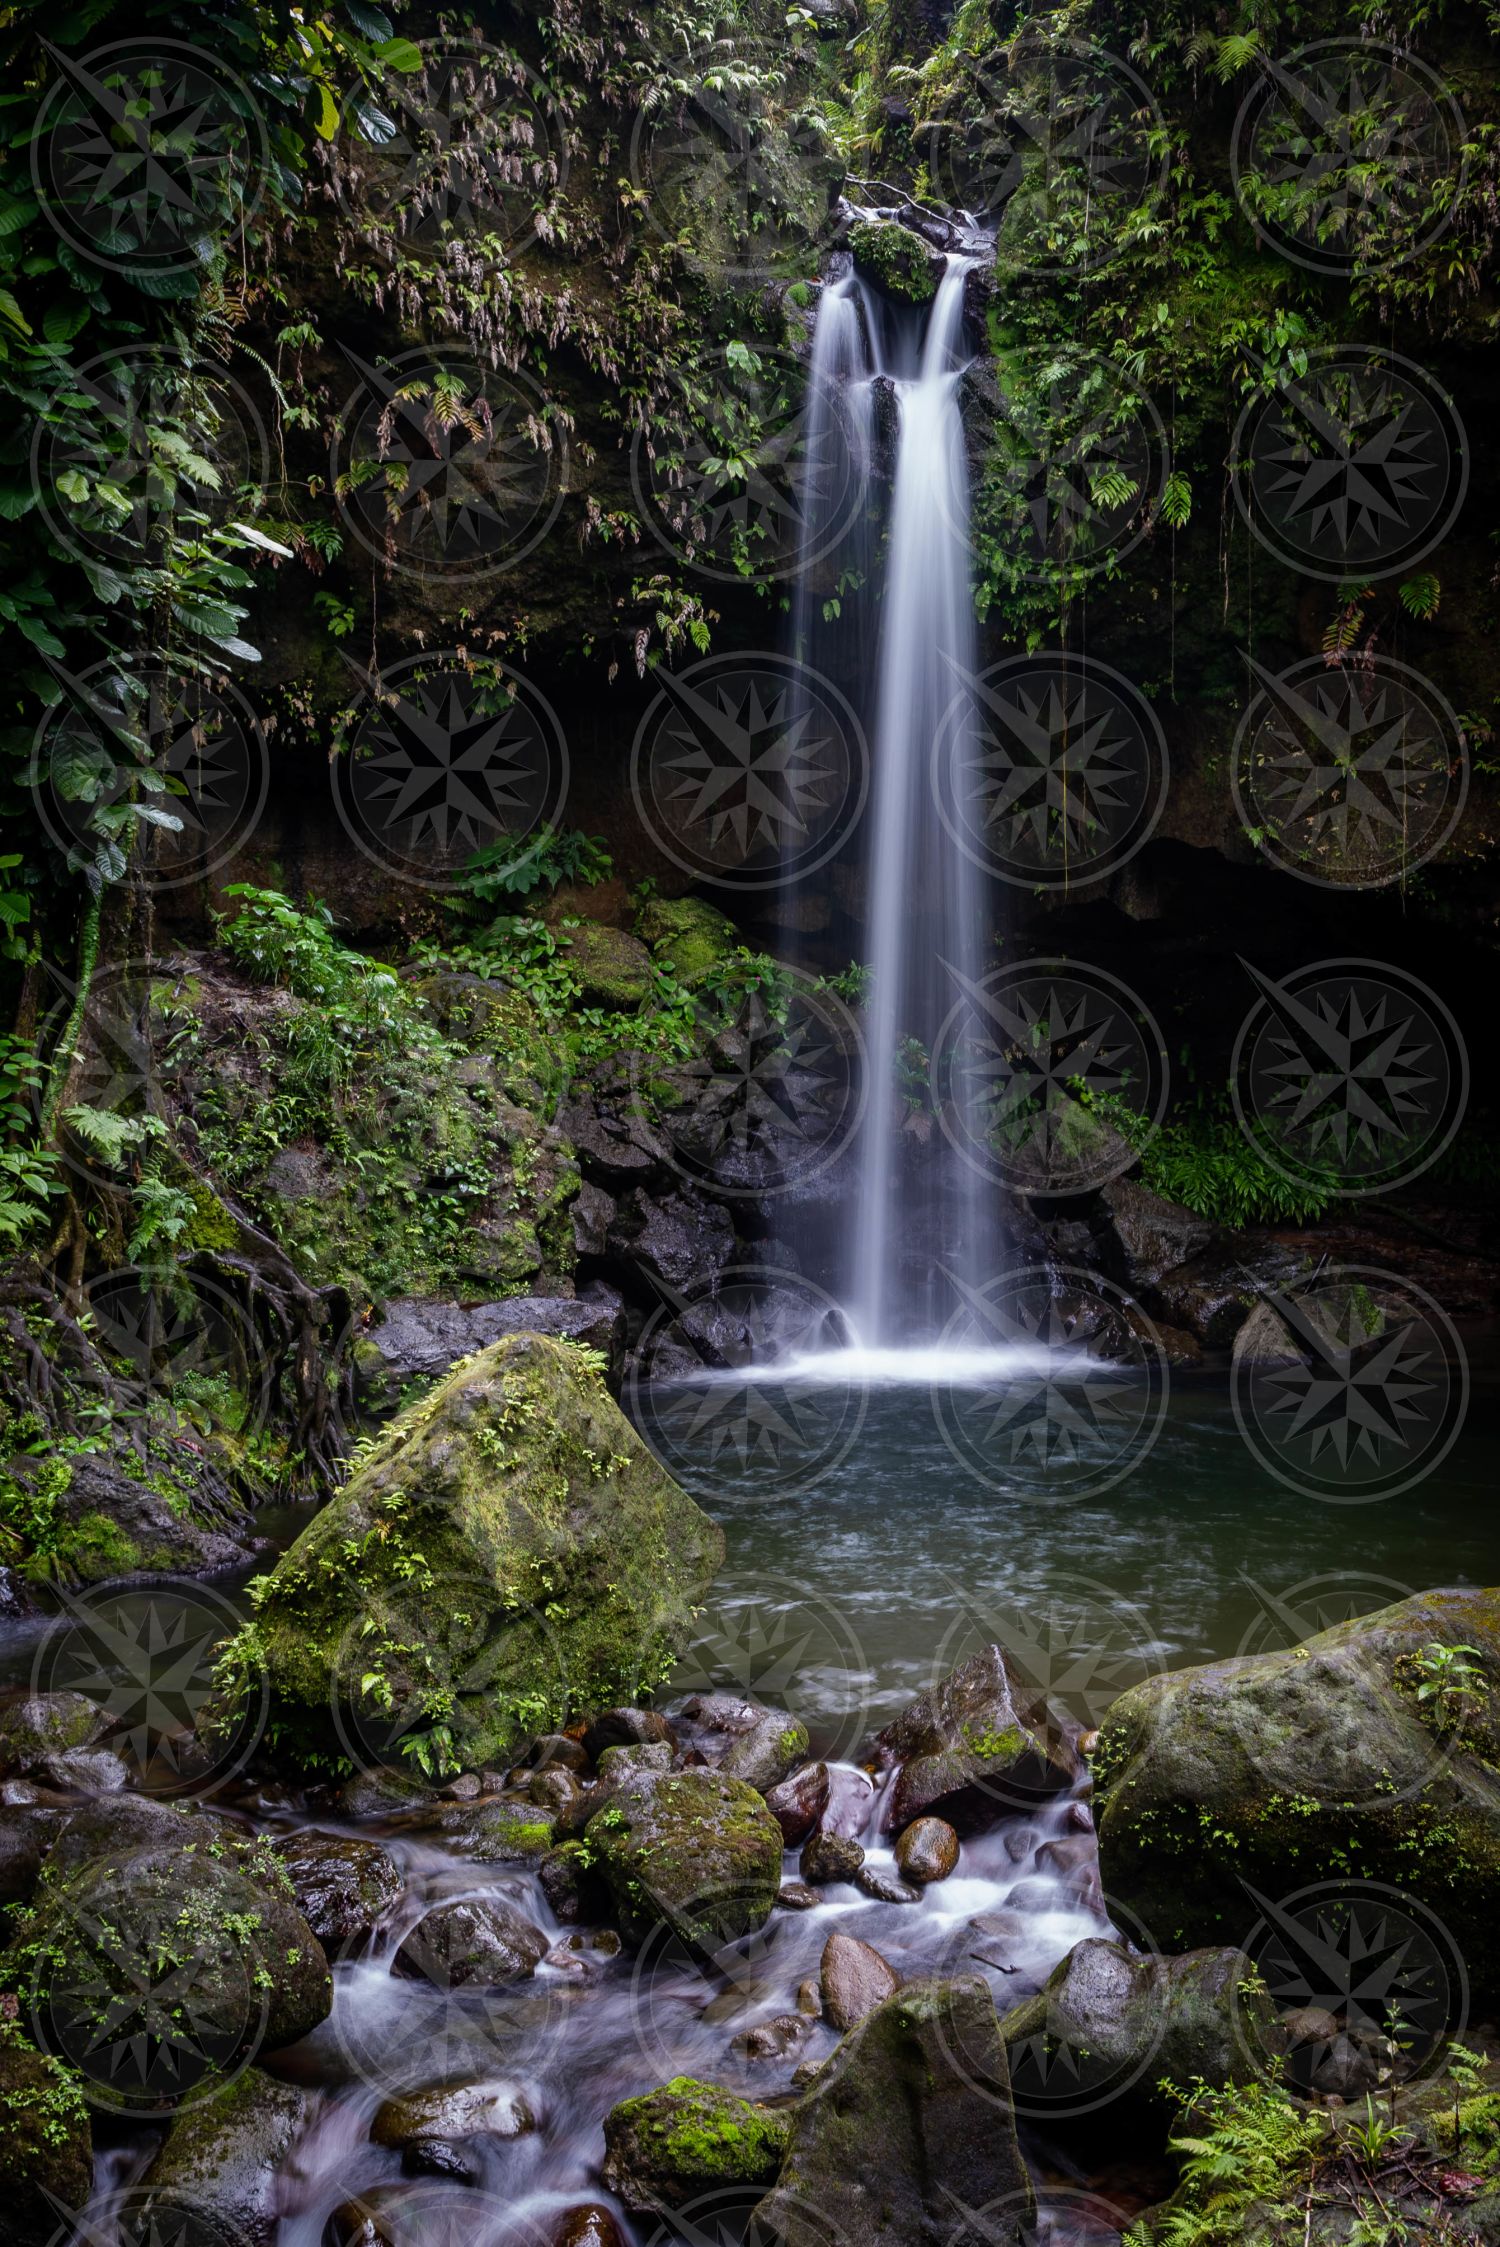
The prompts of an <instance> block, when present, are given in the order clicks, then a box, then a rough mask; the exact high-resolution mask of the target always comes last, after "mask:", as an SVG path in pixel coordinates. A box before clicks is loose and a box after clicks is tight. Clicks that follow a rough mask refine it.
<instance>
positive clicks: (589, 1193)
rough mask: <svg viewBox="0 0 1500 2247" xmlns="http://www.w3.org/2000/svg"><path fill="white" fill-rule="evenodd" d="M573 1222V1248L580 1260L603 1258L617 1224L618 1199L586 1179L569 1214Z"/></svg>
mask: <svg viewBox="0 0 1500 2247" xmlns="http://www.w3.org/2000/svg"><path fill="white" fill-rule="evenodd" d="M569 1215H570V1217H571V1218H572V1220H573V1246H574V1248H575V1249H576V1250H577V1252H578V1254H579V1255H580V1256H602V1255H603V1254H604V1250H605V1246H606V1244H607V1242H608V1239H609V1228H610V1226H611V1225H612V1224H613V1223H614V1220H615V1199H614V1196H613V1194H607V1193H606V1192H605V1191H604V1188H603V1187H602V1186H596V1185H594V1184H593V1183H592V1181H591V1180H589V1179H587V1178H586V1179H585V1180H584V1182H583V1184H582V1185H581V1186H580V1187H579V1189H578V1192H577V1194H576V1195H575V1196H574V1198H573V1205H572V1208H571V1210H570V1211H569Z"/></svg>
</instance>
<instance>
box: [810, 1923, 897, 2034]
mask: <svg viewBox="0 0 1500 2247" xmlns="http://www.w3.org/2000/svg"><path fill="white" fill-rule="evenodd" d="M899 1982H900V1977H899V1975H898V1974H897V1973H896V1970H895V1968H894V1967H893V1966H892V1965H891V1964H890V1963H889V1961H888V1960H886V1959H884V1958H882V1957H881V1955H880V1953H879V1951H878V1950H875V1949H873V1948H872V1947H871V1945H870V1944H869V1943H861V1942H859V1941H857V1940H856V1939H855V1937H854V1936H853V1935H840V1934H837V1933H835V1934H832V1935H830V1936H829V1938H828V1940H827V1942H826V1943H825V1944H824V1945H823V1959H822V1964H821V1965H820V1967H819V1969H818V1986H819V1989H820V1991H821V1993H822V2000H823V2010H824V2012H825V2013H826V2014H827V2015H828V2018H829V2020H830V2021H832V2023H833V2025H834V2027H835V2028H836V2029H838V2030H839V2031H840V2032H841V2033H842V2032H843V2031H844V2030H845V2029H852V2028H853V2026H854V2024H855V2022H856V2021H862V2020H863V2019H864V2017H865V2015H866V2014H867V2013H872V2012H873V2011H874V2010H875V2007H876V2006H877V2005H879V2004H881V2003H883V2001H884V2000H885V1999H886V1998H888V1997H889V1996H890V1994H891V1992H892V1991H893V1990H894V1989H896V1988H897V1987H898V1986H899Z"/></svg>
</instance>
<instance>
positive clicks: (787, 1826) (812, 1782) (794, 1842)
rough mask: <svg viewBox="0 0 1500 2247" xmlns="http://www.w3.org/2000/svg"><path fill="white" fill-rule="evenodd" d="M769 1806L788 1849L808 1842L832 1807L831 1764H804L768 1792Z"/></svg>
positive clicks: (767, 1806) (767, 1804)
mask: <svg viewBox="0 0 1500 2247" xmlns="http://www.w3.org/2000/svg"><path fill="white" fill-rule="evenodd" d="M766 1808H767V1809H768V1810H769V1811H770V1813H771V1816H772V1817H773V1818H774V1819H775V1820H776V1823H777V1825H778V1826H780V1828H781V1838H782V1840H783V1841H784V1842H785V1843H786V1845H787V1847H788V1849H795V1848H797V1846H798V1845H799V1843H801V1842H804V1841H806V1839H807V1837H808V1835H809V1834H810V1833H811V1832H812V1830H813V1828H814V1826H815V1825H816V1824H817V1822H818V1820H819V1819H820V1818H821V1817H822V1815H823V1813H824V1811H825V1810H826V1809H827V1808H828V1766H827V1764H826V1763H804V1764H803V1765H802V1766H801V1768H800V1769H799V1770H796V1771H794V1772H792V1774H791V1775H790V1777H789V1778H786V1779H783V1780H782V1781H781V1783H780V1785H779V1786H775V1787H772V1788H770V1789H769V1790H768V1791H767V1794H766Z"/></svg>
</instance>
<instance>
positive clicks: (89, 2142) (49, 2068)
mask: <svg viewBox="0 0 1500 2247" xmlns="http://www.w3.org/2000/svg"><path fill="white" fill-rule="evenodd" d="M93 2180H94V2150H93V2138H92V2133H91V2131H90V2128H89V2114H88V2108H87V2107H86V2106H85V2105H84V2103H83V2099H82V2096H81V2095H80V2092H79V2090H78V2087H77V2085H76V2082H75V2080H74V2078H73V2077H72V2076H71V2075H70V2074H69V2072H68V2071H67V2070H66V2069H64V2068H61V2067H59V2066H58V2065H57V2064H56V2062H54V2061H52V2060H49V2059H44V2058H43V2057H42V2055H41V2053H39V2052H33V2051H30V2050H28V2049H27V2047H26V2046H25V2045H23V2044H21V2043H20V2042H18V2041H12V2039H11V2038H10V2037H6V2038H4V2039H3V2040H0V2247H37V2242H38V2241H39V2240H46V2239H51V2238H53V2237H54V2236H55V2235H56V2234H57V2230H58V2224H59V2221H60V2218H61V2215H62V2213H64V2212H66V2211H67V2210H69V2209H78V2208H82V2206H83V2205H84V2202H85V2201H86V2200H87V2199H88V2196H89V2193H90V2192H91V2190H92V2189H93Z"/></svg>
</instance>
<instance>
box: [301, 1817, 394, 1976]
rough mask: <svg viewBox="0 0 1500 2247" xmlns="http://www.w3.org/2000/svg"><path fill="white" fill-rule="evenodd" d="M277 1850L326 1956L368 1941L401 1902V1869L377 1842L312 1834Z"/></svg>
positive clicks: (306, 1918) (343, 1836)
mask: <svg viewBox="0 0 1500 2247" xmlns="http://www.w3.org/2000/svg"><path fill="white" fill-rule="evenodd" d="M275 1848H276V1854H277V1856H278V1857H279V1858H280V1859H281V1862H282V1864H283V1865H284V1866H285V1867H286V1872H287V1878H288V1879H289V1880H290V1881H291V1884H292V1892H293V1894H294V1895H295V1896H296V1899H297V1906H298V1909H299V1910H300V1911H301V1913H302V1916H303V1918H304V1919H305V1920H306V1921H307V1924H308V1926H309V1927H310V1928H311V1929H312V1931H313V1933H314V1934H315V1935H316V1936H317V1938H318V1941H319V1942H320V1943H321V1944H322V1945H323V1947H324V1949H325V1950H328V1951H337V1950H343V1949H346V1948H347V1947H348V1946H349V1945H350V1944H351V1943H360V1942H364V1941H366V1940H367V1939H368V1938H369V1936H370V1935H372V1934H373V1933H374V1931H375V1928H376V1927H377V1926H378V1924H379V1923H380V1921H381V1920H382V1919H383V1918H384V1917H385V1914H386V1913H387V1912H388V1911H389V1910H390V1909H391V1906H392V1905H393V1904H394V1903H395V1902H396V1901H397V1899H398V1898H399V1897H400V1894H401V1890H402V1886H403V1882H402V1879H401V1868H400V1866H399V1865H398V1864H397V1863H396V1860H395V1858H394V1857H393V1856H392V1855H391V1853H390V1851H389V1850H388V1849H382V1848H381V1847H380V1845H379V1843H378V1842H374V1841H360V1840H358V1839H357V1838H356V1837H355V1836H354V1835H353V1834H332V1833H315V1832H307V1833H298V1834H291V1835H289V1836H288V1837H287V1839H286V1840H284V1841H278V1842H277V1843H276V1844H275Z"/></svg>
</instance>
